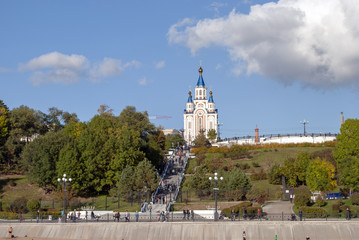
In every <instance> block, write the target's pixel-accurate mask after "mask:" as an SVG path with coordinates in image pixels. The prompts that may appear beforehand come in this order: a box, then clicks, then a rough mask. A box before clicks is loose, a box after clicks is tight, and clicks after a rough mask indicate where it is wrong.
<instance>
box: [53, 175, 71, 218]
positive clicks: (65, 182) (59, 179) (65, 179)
mask: <svg viewBox="0 0 359 240" xmlns="http://www.w3.org/2000/svg"><path fill="white" fill-rule="evenodd" d="M57 181H58V182H59V183H61V182H62V184H63V186H64V215H65V214H66V185H67V181H69V183H70V182H71V181H72V179H71V178H66V173H64V175H63V177H62V178H58V179H57ZM65 219H66V218H65Z"/></svg>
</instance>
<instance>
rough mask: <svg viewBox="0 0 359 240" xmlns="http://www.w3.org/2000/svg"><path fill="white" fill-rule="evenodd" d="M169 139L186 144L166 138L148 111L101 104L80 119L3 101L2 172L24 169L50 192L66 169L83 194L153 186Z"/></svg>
mask: <svg viewBox="0 0 359 240" xmlns="http://www.w3.org/2000/svg"><path fill="white" fill-rule="evenodd" d="M171 141H176V144H177V142H179V143H180V144H183V139H182V138H181V137H179V136H170V137H168V139H166V137H165V136H164V134H163V132H162V129H161V128H160V127H155V126H154V125H153V124H152V123H151V122H150V121H149V118H148V114H147V112H138V111H136V108H135V107H132V106H128V107H126V108H125V109H123V111H122V112H121V113H120V115H119V116H115V115H114V114H113V113H112V110H111V109H109V107H108V106H106V105H102V106H100V108H99V109H98V114H97V115H95V116H94V117H93V118H92V119H91V120H90V121H88V122H81V121H79V119H78V117H77V115H76V114H75V113H68V112H65V111H62V110H59V109H57V108H55V107H53V108H50V109H49V110H48V113H43V112H41V111H36V110H34V109H31V108H29V107H27V106H20V107H18V108H14V109H12V110H9V109H8V107H7V106H6V105H5V103H4V102H3V101H2V100H0V170H1V173H2V174H4V173H8V174H11V173H26V174H27V175H28V177H29V179H30V180H31V181H33V182H34V183H37V184H38V185H39V186H40V187H43V188H45V189H48V190H53V189H56V188H58V187H60V185H59V183H58V182H57V178H58V177H60V178H61V176H62V174H63V173H66V174H67V176H69V177H71V178H72V183H71V188H72V190H73V191H75V192H76V193H77V194H79V195H94V194H99V193H106V194H107V193H109V192H112V193H115V192H117V193H118V192H125V191H128V190H130V191H136V190H144V188H147V189H148V190H153V189H154V188H155V187H156V184H155V183H156V181H157V176H158V171H159V170H160V169H161V167H163V165H164V163H165V162H164V150H165V149H166V145H167V146H169V145H172V142H171ZM125 182H130V183H131V184H130V186H129V184H127V185H126V186H127V187H124V186H125V184H124V183H125Z"/></svg>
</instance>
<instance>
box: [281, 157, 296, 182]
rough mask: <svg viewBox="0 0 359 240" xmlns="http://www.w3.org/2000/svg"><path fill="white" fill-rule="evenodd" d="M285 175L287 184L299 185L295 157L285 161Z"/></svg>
mask: <svg viewBox="0 0 359 240" xmlns="http://www.w3.org/2000/svg"><path fill="white" fill-rule="evenodd" d="M282 172H283V175H284V176H285V178H286V182H287V185H288V186H289V187H296V186H298V181H297V180H298V177H297V173H296V168H295V159H293V158H289V159H286V160H285V161H284V166H283V171H282Z"/></svg>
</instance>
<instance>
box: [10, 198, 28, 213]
mask: <svg viewBox="0 0 359 240" xmlns="http://www.w3.org/2000/svg"><path fill="white" fill-rule="evenodd" d="M26 206H27V199H26V198H25V197H20V198H18V199H16V200H15V201H13V202H12V203H11V204H10V211H11V212H13V213H27V212H28V210H27V207H26Z"/></svg>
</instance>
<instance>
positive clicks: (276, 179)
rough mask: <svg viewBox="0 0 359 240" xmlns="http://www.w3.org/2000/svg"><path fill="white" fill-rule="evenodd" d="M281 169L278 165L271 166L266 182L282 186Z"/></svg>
mask: <svg viewBox="0 0 359 240" xmlns="http://www.w3.org/2000/svg"><path fill="white" fill-rule="evenodd" d="M282 175H283V174H282V169H281V167H280V165H279V164H274V165H272V166H271V168H270V169H269V172H268V176H267V177H268V182H269V183H270V184H275V185H280V184H282Z"/></svg>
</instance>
